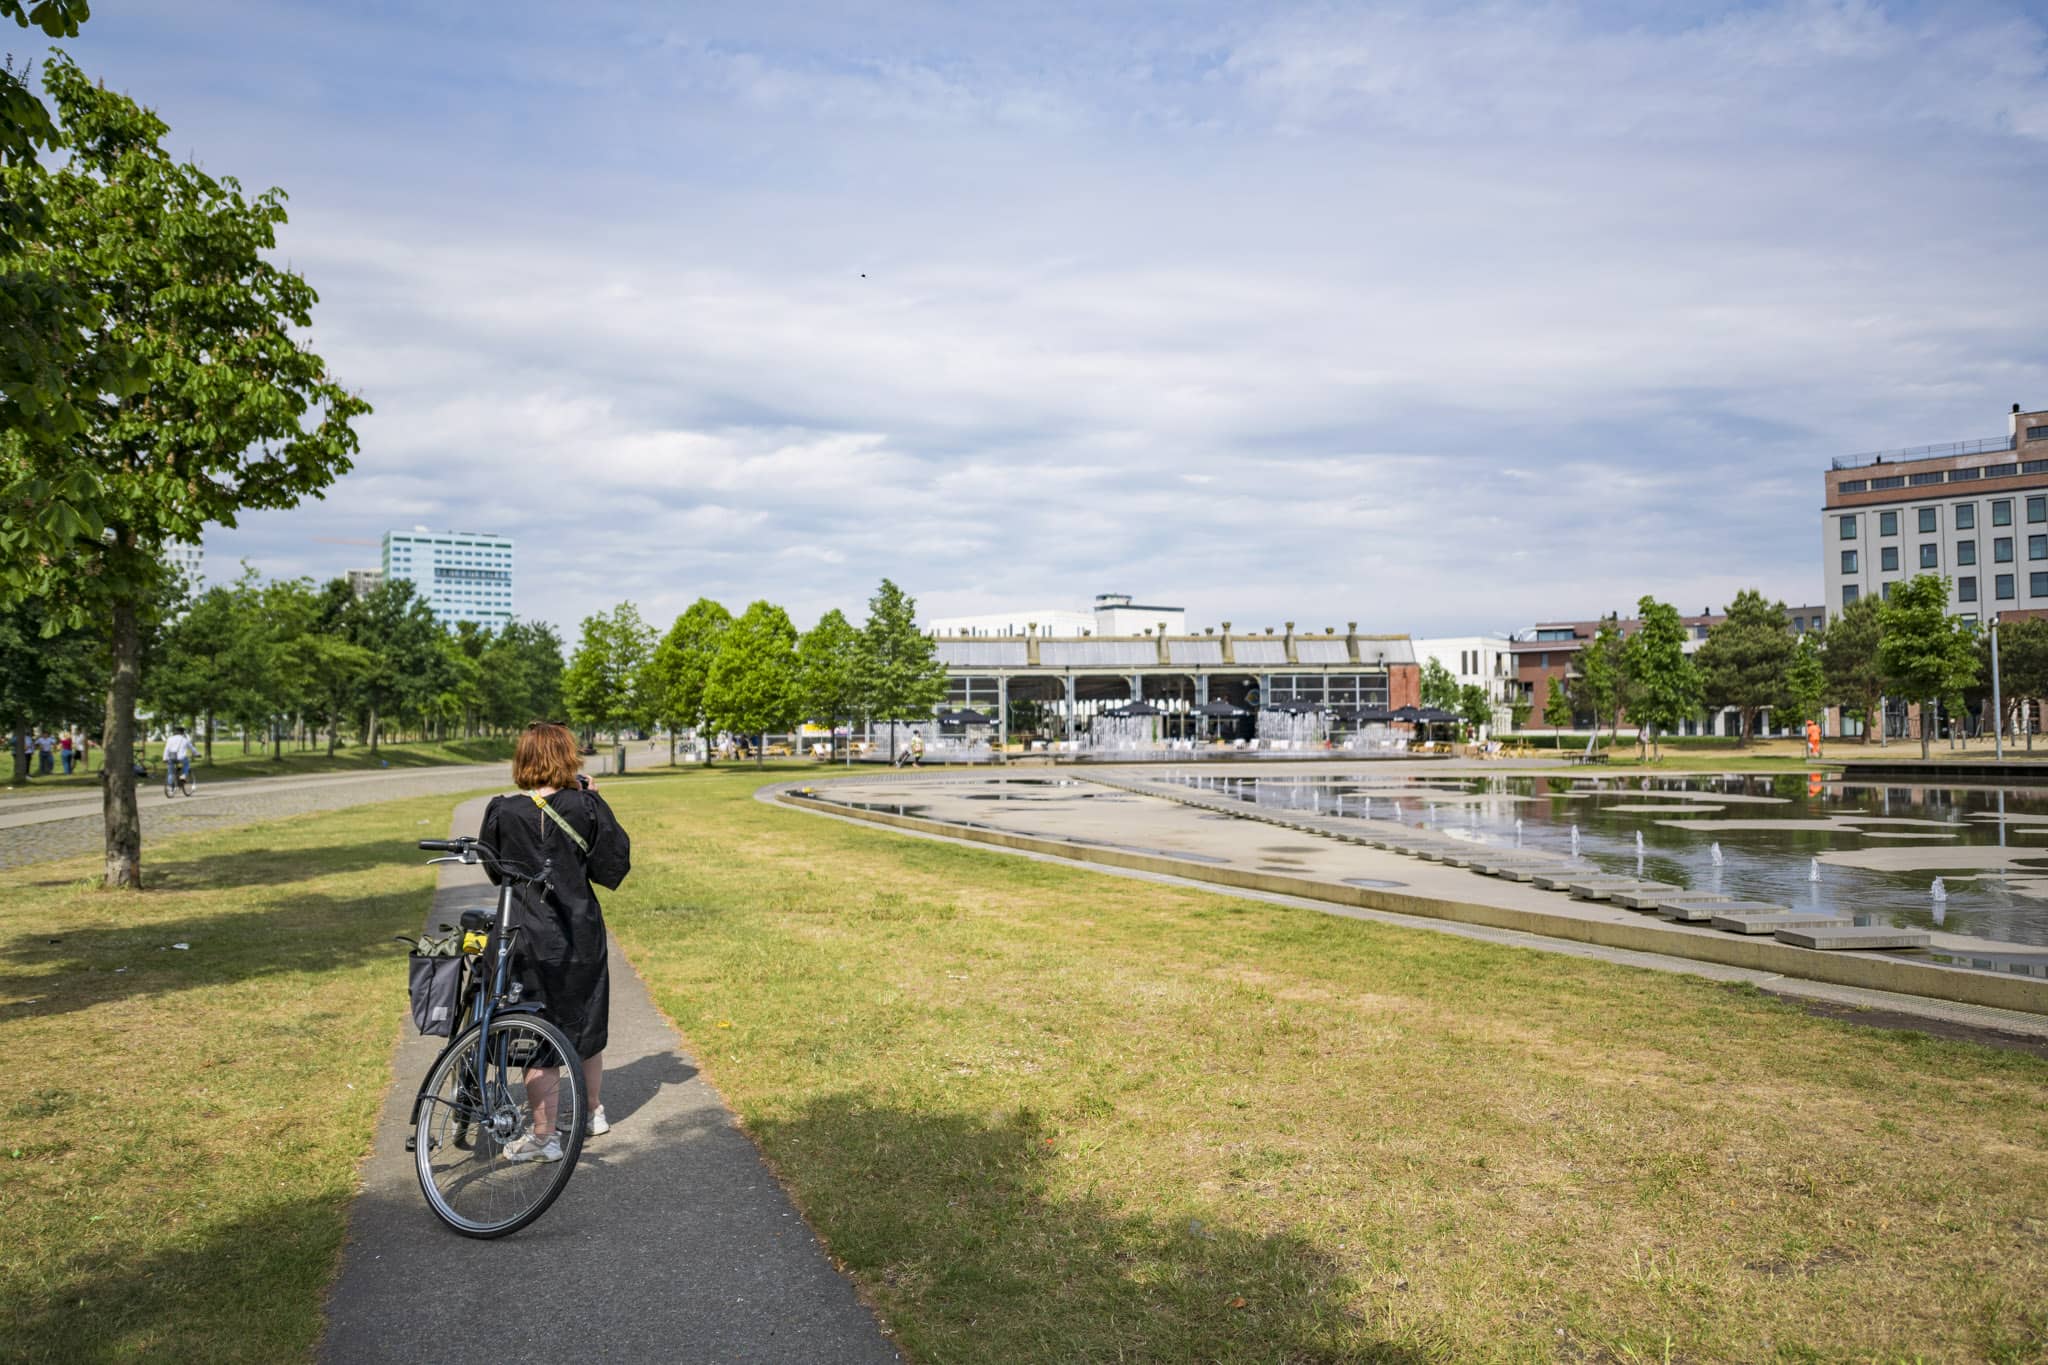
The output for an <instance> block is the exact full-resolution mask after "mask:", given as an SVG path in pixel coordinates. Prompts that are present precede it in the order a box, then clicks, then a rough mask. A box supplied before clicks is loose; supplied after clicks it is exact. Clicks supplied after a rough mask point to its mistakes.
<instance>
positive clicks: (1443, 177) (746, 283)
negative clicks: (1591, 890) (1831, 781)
mask: <svg viewBox="0 0 2048 1365" xmlns="http://www.w3.org/2000/svg"><path fill="white" fill-rule="evenodd" d="M14 46H15V47H16V48H17V49H18V50H28V49H30V48H31V46H32V45H31V44H30V43H29V42H28V41H27V40H26V36H25V35H24V37H23V38H21V39H18V40H16V41H15V43H14ZM71 46H72V50H73V51H74V52H75V53H76V55H77V56H78V59H79V60H80V62H81V63H82V64H83V65H84V66H85V67H86V69H87V70H88V71H91V72H93V73H95V74H97V75H100V76H102V77H104V78H105V79H106V80H107V81H108V82H109V83H110V84H113V85H116V86H118V87H120V88H122V89H125V90H127V91H128V92H130V93H131V94H134V95H136V96H138V97H139V98H141V99H143V100H144V102H146V103H148V104H150V105H152V106H153V107H155V108H156V109H157V110H158V111H159V112H160V113H162V114H163V115H164V116H165V118H166V119H168V120H169V122H170V124H171V126H172V130H173V132H172V138H171V144H172V146H173V147H174V148H176V149H177V150H178V151H180V152H182V153H186V154H189V155H191V156H192V157H194V158H195V159H197V160H199V161H200V162H202V163H203V164H204V165H206V166H207V167H208V168H209V169H210V170H213V171H215V172H216V173H225V174H233V175H236V176H238V177H240V178H241V179H242V180H243V182H244V183H245V184H246V185H249V186H251V187H262V186H267V185H273V184H275V185H280V186H283V187H284V188H285V189H286V190H287V191H288V192H289V194H290V196H291V212H292V223H291V224H290V226H289V227H287V228H286V229H285V231H284V235H283V238H282V241H281V252H282V254H283V255H284V256H285V257H286V258H288V259H289V260H290V261H291V262H292V263H293V264H294V265H296V266H297V267H299V268H300V269H302V270H303V271H304V272H305V273H306V275H307V276H308V278H309V279H310V280H311V281H312V282H313V284H314V285H315V287H316V288H318V289H319V290H320V292H321V294H322V299H323V302H322V305H321V307H320V309H319V310H318V312H317V314H316V319H315V320H316V326H315V329H314V342H315V345H316V346H317V347H318V348H319V349H320V350H321V352H322V353H323V354H324V355H325V356H326V357H327V358H328V360H329V361H330V362H331V363H332V366H333V368H334V370H335V372H336V373H337V374H338V376H339V377H341V378H342V379H343V381H344V382H346V383H349V384H351V385H352V386H355V387H358V388H360V389H361V390H362V391H363V392H364V393H365V395H366V396H367V397H368V398H369V399H370V400H371V402H372V403H374V404H375V406H376V409H377V411H376V415H375V416H374V417H372V418H371V419H369V420H368V421H366V422H365V423H364V424H363V426H362V436H363V452H362V455H361V458H360V459H359V461H358V464H357V468H356V471H355V472H354V473H353V474H352V475H350V476H349V477H348V478H346V479H345V480H343V481H342V482H341V483H340V484H339V485H337V486H336V487H335V488H334V489H333V490H332V491H331V492H330V494H329V496H328V497H327V499H326V500H325V501H324V502H320V503H315V504H311V505H309V506H307V507H305V508H301V509H298V510H295V511H292V512H289V513H269V514H262V515H259V516H252V517H250V518H248V519H247V520H246V521H245V522H244V524H243V526H242V527H241V528H240V529H238V530H236V531H232V532H219V533H216V534H215V535H214V536H212V537H211V538H210V539H209V542H208V555H209V560H210V561H211V567H213V568H214V569H215V570H216V571H219V570H221V569H223V568H225V567H228V566H229V565H231V562H232V561H233V560H234V559H235V558H237V557H246V558H248V559H250V560H251V561H253V562H254V563H255V564H256V565H257V566H258V567H259V568H261V569H262V570H264V571H265V572H267V573H275V574H296V573H306V574H313V575H316V576H325V575H329V574H332V573H335V572H338V571H340V570H342V569H345V568H347V567H350V566H351V565H355V564H362V563H370V562H374V559H375V555H376V552H375V550H374V549H372V548H369V547H367V546H358V545H349V544H346V543H341V544H337V543H332V542H347V541H352V540H353V541H373V540H375V539H376V538H377V537H378V536H379V535H380V534H381V533H382V532H383V531H384V530H385V529H389V528H393V527H400V528H402V527H409V526H411V525H413V524H415V523H422V524H427V525H431V526H434V527H437V528H438V527H444V526H455V527H461V528H475V529H484V530H493V531H500V532H503V533H507V534H510V535H512V536H515V537H516V538H517V539H518V542H519V555H520V566H519V567H520V583H519V608H520V611H521V613H522V614H525V615H533V616H539V617H543V618H547V619H551V620H554V621H557V622H558V623H562V624H565V625H568V626H573V625H574V623H575V621H576V620H577V618H579V617H580V616H582V615H584V614H586V613H588V612H590V611H592V610H596V609H599V608H601V607H604V606H607V605H609V604H610V603H611V602H613V601H615V600H617V599H619V598H620V597H631V598H633V599H634V600H636V601H638V602H639V603H640V604H641V606H642V608H643V609H644V610H645V611H646V613H647V614H648V615H649V616H650V617H651V618H655V619H657V620H658V621H661V622H663V623H665V622H666V621H667V619H668V618H669V617H670V616H671V615H672V614H673V613H674V612H676V611H678V610H680V609H681V607H682V606H683V605H685V604H686V603H687V602H689V601H690V600H691V599H692V598H694V597H696V596H697V595H698V594H700V593H708V594H710V595H712V596H715V597H719V598H721V599H722V600H724V601H726V602H727V603H728V604H729V605H734V606H738V605H741V604H743V603H745V602H746V601H748V600H751V599H753V598H755V597H769V598H771V599H774V600H777V601H780V602H782V603H784V604H786V605H787V606H789V607H790V609H791V611H792V613H793V614H794V615H795V616H796V617H797V618H798V620H799V622H806V621H808V620H810V619H812V618H814V617H815V616H816V614H817V613H818V612H819V611H821V610H823V609H824V608H826V607H829V606H835V605H836V606H841V607H845V608H847V609H848V610H849V611H850V612H857V609H858V608H859V607H860V605H861V604H862V603H863V601H864V600H865V598H866V596H867V594H868V593H869V592H870V591H871V590H872V587H873V585H874V583H875V582H876V580H878V579H879V578H880V577H882V576H883V575H885V574H886V575H889V576H890V577H893V578H895V579H896V580H897V581H898V582H900V583H902V584H903V585H904V586H905V587H906V588H908V589H909V590H910V591H911V592H912V593H914V594H915V595H916V596H918V597H919V599H920V600H921V603H922V605H923V606H924V607H925V608H926V609H927V610H928V611H930V612H932V613H934V614H938V613H952V612H963V611H974V610H993V609H997V608H1002V607H1011V606H1015V607H1025V606H1030V605H1037V604H1045V605H1069V604H1071V605H1079V604H1080V603H1082V602H1084V601H1085V600H1086V599H1088V598H1089V597H1091V596H1092V595H1093V594H1095V593H1097V592H1105V591H1122V592H1131V593H1135V594H1137V595H1139V596H1140V597H1141V598H1145V599H1148V600H1155V601H1157V600H1162V599H1166V600H1172V601H1178V602H1183V603H1185V604H1186V605H1187V606H1188V607H1189V608H1190V610H1191V612H1192V616H1193V619H1194V620H1196V621H1198V622H1203V623H1213V622H1215V621H1219V620H1223V619H1229V620H1232V621H1234V622H1237V623H1238V624H1240V625H1247V624H1249V625H1252V626H1254V627H1257V626H1263V625H1266V624H1273V625H1277V624H1279V622H1280V621H1282V620H1287V619H1292V620H1296V621H1298V622H1300V623H1301V624H1303V625H1304V626H1309V627H1319V626H1323V625H1341V624H1342V623H1343V622H1344V621H1348V620H1357V621H1359V622H1360V623H1361V626H1363V627H1366V628H1371V629H1381V630H1393V631H1404V630H1405V631H1412V632H1414V633H1417V634H1446V633H1463V632H1467V631H1478V630H1497V629H1512V628H1514V627H1518V626H1522V625H1526V624H1528V623H1530V622H1531V621H1533V620H1536V619H1538V618H1541V617H1577V616H1586V615H1592V614H1596V613H1598V612H1602V611H1605V610H1608V609H1611V608H1617V607H1626V606H1628V605H1629V604H1631V603H1633V602H1634V600H1635V599H1636V598H1637V597H1638V596H1639V595H1641V594H1643V593H1646V592H1647V593H1654V594H1656V595H1658V596H1660V597H1663V598H1665V599H1667V600H1670V601H1673V602H1675V603H1676V604H1677V605H1679V606H1680V607H1681V608H1682V609H1684V610H1687V611H1693V610H1698V609H1699V608H1701V607H1703V606H1707V605H1718V604H1720V603H1722V602H1725V601H1726V600H1727V598H1728V597H1730V596H1731V595H1732V594H1733V593H1734V591H1735V590H1736V589H1737V588H1740V587H1744V586H1750V585H1755V586H1760V587H1762V588H1763V589H1764V590H1765V591H1767V592H1769V593H1771V594H1773V595H1776V596H1780V597H1783V598H1785V599H1787V600H1788V601H1792V602H1806V601H1811V600H1813V599H1814V598H1815V597H1816V596H1817V595H1818V593H1819V592H1820V589H1821V565H1820V554H1821V543H1820V531H1819V517H1818V515H1817V512H1818V508H1819V505H1820V496H1821V471H1822V470H1823V469H1824V468H1825V467H1826V464H1827V461H1828V459H1829V457H1831V456H1835V455H1842V454H1848V453H1852V452H1860V451H1866V450H1874V449H1880V448H1887V447H1895V446H1905V445H1917V444H1921V443H1925V442H1934V441H1946V440H1957V439H1964V438H1972V437H1979V436H1994V435H2000V434H2002V433H2003V432H2004V430H2005V413H2006V411H2007V409H2008V407H2009V406H2010V404H2012V403H2014V402H2019V403H2022V404H2024V405H2026V406H2027V407H2029V408H2048V313H2044V312H2043V309H2042V306H2041V302H2040V282H2041V281H2042V280H2043V279H2048V231H2044V229H2043V224H2044V223H2048V17H2044V14H2043V12H2042V10H2041V9H2040V8H2039V7H2038V6H2024V5H2000V4H1981V5H1959V6H1925V7H1894V6H1884V5H1876V4H1836V3H1810V4H1808V3H1796V4H1783V5H1779V4H1763V5H1748V6H1737V7H1708V6H1682V5H1680V6H1673V5H1658V6H1641V7H1634V6H1626V5H1576V6H1574V5H1532V6H1524V5H1509V4H1487V5H1473V6H1457V5H1442V4H1423V5H1414V6H1399V5H1389V6H1353V5H1342V4H1319V5H1303V6H1285V5H1275V6H1243V5H1222V4H1216V5H1200V4H1196V5H1172V6H1167V5H1117V4H1095V5H1077V6H1062V5H1059V4H1053V3H1047V4H1031V5H1024V4H981V5H973V6H942V5H936V4H879V3H878V4H865V5H863V4H841V5H834V6H819V5H800V4H791V3H778V2H777V0H766V2H765V3H764V2H762V0H753V2H752V3H746V4H732V5H721V4H700V5H688V6H683V5H657V4H642V5H635V4H614V3H592V4H584V5H578V6H561V5H549V6H541V5H537V4H531V5H530V4H523V3H495V4H463V3H445V4H440V5H435V6H420V7H414V6H406V5H397V4H351V5H347V6H341V5H335V4H332V3H306V4H288V3H219V2H214V3H209V2H208V0H190V2H188V3H179V4H156V5H141V4H138V5H133V6H123V7H116V6H113V5H106V6H102V7H100V9H99V10H98V11H97V12H96V13H95V15H94V17H93V19H92V21H91V23H90V24H88V25H87V27H86V30H85V32H84V34H83V35H82V36H81V37H80V38H79V39H78V40H77V41H76V43H75V44H72V45H71Z"/></svg>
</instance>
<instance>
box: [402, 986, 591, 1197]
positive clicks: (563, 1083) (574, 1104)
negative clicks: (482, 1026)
mask: <svg viewBox="0 0 2048 1365" xmlns="http://www.w3.org/2000/svg"><path fill="white" fill-rule="evenodd" d="M477 1037H478V1034H477V1025H475V1024H472V1025H470V1026H469V1027H468V1028H466V1029H464V1030H463V1031H462V1032H461V1033H460V1034H458V1035H456V1037H455V1040H454V1041H453V1042H451V1043H450V1044H449V1045H448V1047H447V1049H446V1050H445V1051H443V1052H442V1053H441V1055H440V1057H439V1058H438V1059H436V1061H435V1062H434V1065H433V1068H432V1069H431V1070H430V1071H428V1073H427V1082H426V1084H425V1085H424V1086H422V1087H421V1089H420V1097H419V1101H418V1106H417V1111H416V1113H415V1114H414V1118H413V1166H414V1169H415V1170H416V1171H417V1172H418V1174H419V1180H420V1193H421V1194H423V1195H425V1196H426V1199H427V1207H429V1208H431V1209H432V1210H433V1211H434V1214H435V1216H436V1217H438V1218H439V1219H440V1220H441V1221H442V1222H444V1223H446V1224H447V1225H448V1226H449V1227H451V1228H453V1229H455V1231H457V1232H459V1233H461V1234H462V1235H463V1236H465V1237H503V1236H505V1235H506V1234H507V1233H512V1232H517V1231H519V1229H521V1228H523V1227H525V1226H526V1225H527V1224H528V1223H531V1222H532V1221H533V1220H534V1219H536V1218H538V1217H540V1216H541V1214H543V1213H545V1212H547V1208H548V1205H550V1204H552V1203H554V1202H555V1198H556V1196H558V1195H559V1194H561V1192H562V1190H563V1187H565V1186H566V1185H567V1184H568V1183H569V1177H570V1176H571V1175H573V1174H575V1171H576V1158H577V1156H578V1154H579V1153H581V1152H582V1150H583V1137H584V1133H585V1128H586V1123H585V1118H584V1106H585V1097H584V1086H583V1060H582V1058H580V1057H578V1056H577V1055H576V1049H575V1047H574V1045H572V1044H571V1043H570V1042H569V1039H568V1038H567V1036H565V1035H564V1034H563V1033H562V1031H561V1030H560V1029H558V1028H556V1027H555V1026H554V1025H553V1024H550V1023H549V1022H548V1021H547V1020H545V1019H542V1018H539V1017H538V1016H536V1015H532V1014H505V1015H499V1016H498V1017H496V1018H494V1019H492V1020H491V1031H490V1034H489V1036H488V1037H487V1038H486V1039H485V1041H484V1047H483V1066H482V1069H481V1071H479V1069H478V1065H477ZM536 1128H538V1129H539V1130H540V1132H541V1133H548V1132H551V1133H552V1137H553V1142H552V1144H551V1143H550V1142H549V1141H547V1140H546V1139H545V1138H543V1137H541V1136H540V1134H539V1133H536V1131H535V1130H536Z"/></svg>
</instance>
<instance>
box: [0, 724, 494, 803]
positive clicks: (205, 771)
mask: <svg viewBox="0 0 2048 1365" xmlns="http://www.w3.org/2000/svg"><path fill="white" fill-rule="evenodd" d="M138 752H140V753H142V754H143V755H144V757H145V759H146V761H147V762H148V764H149V771H150V776H151V779H152V780H153V781H155V782H157V783H159V784H161V783H162V781H163V767H164V765H163V761H162V759H161V758H160V757H159V755H161V754H162V753H163V745H162V744H161V743H157V744H148V745H144V746H143V747H142V748H141V749H140V750H138ZM100 757H101V755H100V751H99V750H98V749H94V750H93V751H92V758H93V770H92V771H91V772H90V773H82V772H81V773H74V774H72V775H71V776H70V777H65V776H63V775H62V774H61V773H56V774H52V775H51V776H49V777H36V778H31V779H30V780H29V781H27V782H25V783H19V784H13V785H10V784H7V783H4V782H0V801H4V800H5V799H6V798H7V796H8V795H9V794H10V793H22V792H39V791H61V790H67V789H71V788H81V789H90V790H93V791H98V790H99V786H100V769H99V763H100ZM511 758H512V739H511V737H510V736H499V737H496V738H490V739H455V740H448V741H445V742H443V743H437V744H379V745H378V746H377V750H376V752H375V753H372V752H371V751H370V750H369V748H368V747H367V746H364V747H355V746H351V747H349V748H346V749H337V750H335V752H334V755H333V757H331V758H330V757H329V756H328V754H327V751H326V750H325V749H324V748H322V749H308V750H305V751H303V752H301V751H299V750H295V749H292V748H289V747H287V748H286V749H285V751H284V757H283V758H281V759H273V758H272V757H271V756H270V751H269V750H268V749H255V750H251V751H250V752H249V753H246V754H245V753H243V752H242V746H241V742H240V741H235V742H233V743H228V742H226V741H221V742H218V743H216V744H215V745H214V746H213V761H212V762H211V763H209V762H207V761H206V759H205V757H204V756H203V755H202V756H201V757H199V758H198V759H197V760H195V761H194V762H193V764H192V775H193V777H194V778H196V779H197V780H198V781H200V782H232V781H235V780H237V779H239V778H245V777H298V776H303V775H305V774H308V773H338V772H351V771H355V770H357V769H375V768H432V767H443V766H446V765H448V764H454V763H504V762H509V761H511Z"/></svg>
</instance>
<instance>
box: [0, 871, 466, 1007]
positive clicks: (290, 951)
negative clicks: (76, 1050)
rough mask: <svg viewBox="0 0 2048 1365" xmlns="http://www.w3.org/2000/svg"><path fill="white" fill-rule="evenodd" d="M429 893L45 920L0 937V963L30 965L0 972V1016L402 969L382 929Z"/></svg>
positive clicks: (406, 923) (403, 921) (308, 896)
mask: <svg viewBox="0 0 2048 1365" xmlns="http://www.w3.org/2000/svg"><path fill="white" fill-rule="evenodd" d="M429 892H430V888H428V887H424V886H423V887H421V888H420V890H419V891H418V892H417V893H414V892H396V893H388V894H384V895H376V896H329V895H322V894H318V893H301V894H295V895H294V896H293V897H292V898H291V900H290V902H289V903H288V904H285V905H267V906H262V907H259V908H254V909H249V910H242V911H232V912H226V913H221V914H213V915H191V916H185V917H182V918H170V919H164V920H160V921H153V922H150V923H146V924H91V925H84V926H66V925H63V924H58V923H53V924H50V925H48V926H46V927H44V928H41V929H38V930H35V931H34V932H31V933H26V934H19V935H17V936H16V937H15V938H13V939H11V940H9V941H8V942H6V943H0V963H4V964H7V965H10V966H14V967H35V968H38V969H40V970H37V971H34V972H25V971H17V972H0V996H15V997H22V998H23V999H22V1001H21V1003H18V1004H11V1005H0V1022H4V1021H7V1020H12V1019H24V1018H35V1017H40V1016H45V1015H54V1014H68V1013H70V1012H71V1011H73V1010H81V1009H89V1008H91V1007H93V1006H95V1005H100V1004H105V1003H107V1002H109V1001H118V1000H126V999H136V998H140V997H143V996H148V995H155V994H159V993H162V992H168V991H181V990H189V989H193V988H198V987H206V986H217V985H221V984H225V983H232V982H239V981H249V980H255V979H259V978H265V977H273V976H282V975H288V974H293V973H300V972H308V973H320V972H328V971H333V970H335V969H337V968H349V967H354V966H357V965H359V964H360V963H362V962H364V961H368V960H370V959H382V958H386V957H388V958H389V959H390V961H391V970H392V971H393V972H398V973H403V972H404V971H405V969H406V968H405V954H406V946H405V945H404V944H402V943H397V942H393V941H392V939H391V938H390V935H392V934H395V933H400V932H404V933H415V932H417V931H418V928H419V915H418V910H419V908H420V907H421V906H422V905H424V904H425V903H426V898H427V896H428V894H429ZM175 943H184V944H187V945H189V946H188V947H186V948H182V949H179V948H173V947H172V946H171V945H172V944H175ZM53 968H54V970H52V969H53Z"/></svg>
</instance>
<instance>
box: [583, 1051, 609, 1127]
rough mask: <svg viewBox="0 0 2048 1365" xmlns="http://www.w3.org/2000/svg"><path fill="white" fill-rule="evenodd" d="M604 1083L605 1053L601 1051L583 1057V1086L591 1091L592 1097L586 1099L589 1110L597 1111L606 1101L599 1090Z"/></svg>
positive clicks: (591, 1111)
mask: <svg viewBox="0 0 2048 1365" xmlns="http://www.w3.org/2000/svg"><path fill="white" fill-rule="evenodd" d="M603 1085H604V1054H603V1053H602V1052H600V1053H598V1054H597V1055H596V1056H595V1057H585V1058H584V1059H583V1088H584V1089H586V1090H588V1091H589V1092H590V1098H589V1099H588V1100H586V1101H585V1106H586V1109H587V1111H588V1112H590V1113H595V1112H596V1111H597V1108H598V1106H599V1105H601V1104H603V1103H604V1101H603V1100H601V1099H599V1098H598V1094H599V1091H600V1089H601V1088H602V1086H603Z"/></svg>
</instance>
